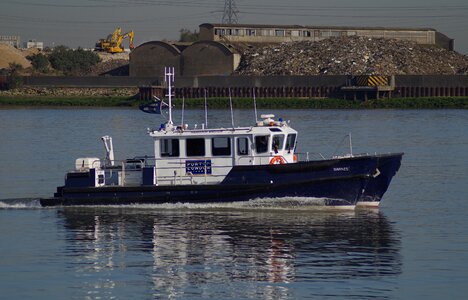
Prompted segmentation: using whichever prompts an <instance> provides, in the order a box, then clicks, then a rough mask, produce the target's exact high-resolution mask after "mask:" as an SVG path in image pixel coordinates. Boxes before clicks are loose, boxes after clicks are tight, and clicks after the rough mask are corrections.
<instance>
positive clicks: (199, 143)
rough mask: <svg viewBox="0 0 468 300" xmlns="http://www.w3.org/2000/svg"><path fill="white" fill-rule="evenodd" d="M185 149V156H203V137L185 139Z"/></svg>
mask: <svg viewBox="0 0 468 300" xmlns="http://www.w3.org/2000/svg"><path fill="white" fill-rule="evenodd" d="M186 151H187V156H205V139H200V138H193V139H187V140H186Z"/></svg>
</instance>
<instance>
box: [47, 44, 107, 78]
mask: <svg viewBox="0 0 468 300" xmlns="http://www.w3.org/2000/svg"><path fill="white" fill-rule="evenodd" d="M49 62H50V65H51V66H52V68H54V69H55V70H58V71H62V72H63V73H64V74H75V73H79V72H83V71H88V70H89V69H90V68H91V67H92V66H94V65H95V64H97V63H98V62H100V58H99V55H97V54H96V53H94V52H91V51H86V50H83V49H81V48H78V49H77V50H73V49H69V48H68V47H66V46H57V47H55V48H54V50H53V51H52V53H51V54H50V55H49Z"/></svg>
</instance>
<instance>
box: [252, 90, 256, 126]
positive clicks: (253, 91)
mask: <svg viewBox="0 0 468 300" xmlns="http://www.w3.org/2000/svg"><path fill="white" fill-rule="evenodd" d="M252 93H253V102H254V113H255V124H257V101H256V100H255V88H252Z"/></svg>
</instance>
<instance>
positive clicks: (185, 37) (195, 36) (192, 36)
mask: <svg viewBox="0 0 468 300" xmlns="http://www.w3.org/2000/svg"><path fill="white" fill-rule="evenodd" d="M179 33H180V37H179V42H196V41H198V40H199V33H198V32H197V31H196V30H194V31H191V30H190V29H186V28H182V29H181V30H180V31H179Z"/></svg>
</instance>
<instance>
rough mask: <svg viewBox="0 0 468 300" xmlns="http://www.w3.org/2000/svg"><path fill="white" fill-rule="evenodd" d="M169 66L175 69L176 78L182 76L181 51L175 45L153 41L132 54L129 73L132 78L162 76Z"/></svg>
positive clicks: (142, 45) (137, 48)
mask: <svg viewBox="0 0 468 300" xmlns="http://www.w3.org/2000/svg"><path fill="white" fill-rule="evenodd" d="M167 66H171V67H174V68H175V71H176V76H181V75H182V72H181V71H182V68H181V51H180V50H179V48H177V47H176V46H175V45H173V44H170V43H167V42H163V41H152V42H147V43H144V44H141V45H140V46H138V47H136V48H135V49H134V50H133V51H132V52H130V65H129V73H130V76H132V77H156V76H160V75H161V74H164V67H167Z"/></svg>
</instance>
